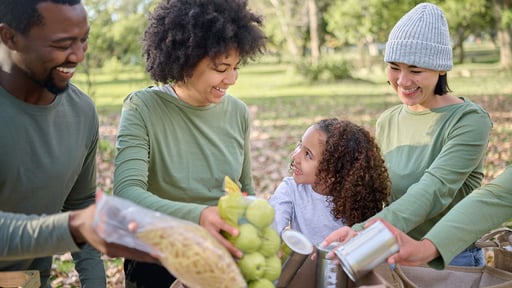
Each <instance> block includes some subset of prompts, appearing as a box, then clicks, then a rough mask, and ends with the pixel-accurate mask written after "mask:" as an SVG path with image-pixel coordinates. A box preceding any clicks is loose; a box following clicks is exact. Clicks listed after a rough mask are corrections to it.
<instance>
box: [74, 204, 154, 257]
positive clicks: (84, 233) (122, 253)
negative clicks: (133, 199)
mask: <svg viewBox="0 0 512 288" xmlns="http://www.w3.org/2000/svg"><path fill="white" fill-rule="evenodd" d="M95 213H96V205H95V204H93V205H90V206H89V207H87V208H85V209H81V210H75V211H72V212H71V213H70V216H69V223H68V225H69V230H70V232H71V236H72V237H73V240H75V243H77V244H78V245H80V244H85V243H86V242H87V243H89V244H90V245H91V246H93V247H94V248H96V249H97V250H98V251H100V252H102V253H104V254H106V255H107V256H109V257H124V258H128V259H132V260H137V261H143V262H153V263H158V259H157V256H156V255H150V254H148V253H146V252H143V251H140V250H137V249H134V248H130V247H126V246H123V245H120V244H115V243H107V242H106V241H105V240H103V239H102V238H101V237H100V236H99V235H98V233H97V232H96V230H94V227H93V221H94V216H95ZM128 229H129V230H130V231H132V232H134V233H135V231H136V230H137V224H136V223H134V222H132V223H130V224H129V225H128Z"/></svg>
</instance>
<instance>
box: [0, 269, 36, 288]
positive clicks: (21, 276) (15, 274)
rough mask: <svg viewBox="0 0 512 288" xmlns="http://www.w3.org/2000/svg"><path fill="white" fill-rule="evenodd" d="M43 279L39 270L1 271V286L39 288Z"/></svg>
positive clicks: (3, 287) (7, 287) (8, 287)
mask: <svg viewBox="0 0 512 288" xmlns="http://www.w3.org/2000/svg"><path fill="white" fill-rule="evenodd" d="M39 286H41V279H40V278H39V271H37V270H26V271H5V272H0V287H1V288H39Z"/></svg>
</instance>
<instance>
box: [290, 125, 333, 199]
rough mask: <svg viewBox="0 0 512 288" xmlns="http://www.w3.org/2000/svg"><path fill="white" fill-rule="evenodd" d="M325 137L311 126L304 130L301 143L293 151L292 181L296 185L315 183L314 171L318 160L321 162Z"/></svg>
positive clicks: (320, 131)
mask: <svg viewBox="0 0 512 288" xmlns="http://www.w3.org/2000/svg"><path fill="white" fill-rule="evenodd" d="M326 137H327V136H326V135H325V133H324V132H323V131H322V130H320V129H319V128H318V127H317V126H316V125H313V126H311V127H309V128H308V129H307V130H306V132H305V133H304V135H303V136H302V140H301V142H300V143H299V145H298V146H297V148H295V150H294V151H293V154H292V159H293V165H292V168H293V179H294V180H295V182H297V183H298V184H311V185H313V184H314V183H315V179H316V171H317V168H318V164H319V163H320V160H322V155H323V151H324V145H325V140H326ZM313 188H314V187H313ZM315 191H316V190H315ZM317 192H319V191H317Z"/></svg>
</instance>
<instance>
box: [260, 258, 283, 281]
mask: <svg viewBox="0 0 512 288" xmlns="http://www.w3.org/2000/svg"><path fill="white" fill-rule="evenodd" d="M281 267H282V266H281V259H279V257H277V255H274V256H271V257H267V258H265V273H264V274H263V278H266V279H268V280H270V281H274V280H277V279H278V278H279V276H281V269H282V268H281Z"/></svg>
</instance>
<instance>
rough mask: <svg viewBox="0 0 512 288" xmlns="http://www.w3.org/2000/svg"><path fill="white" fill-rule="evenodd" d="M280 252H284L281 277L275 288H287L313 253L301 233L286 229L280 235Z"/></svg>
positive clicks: (311, 246) (311, 247) (309, 244)
mask: <svg viewBox="0 0 512 288" xmlns="http://www.w3.org/2000/svg"><path fill="white" fill-rule="evenodd" d="M281 240H283V241H282V247H281V249H282V251H283V252H284V255H283V259H281V261H282V262H283V265H282V269H281V276H280V277H279V279H278V281H277V285H276V287H278V288H284V287H288V284H290V282H291V281H292V280H293V277H295V274H297V271H298V270H299V268H300V267H301V266H302V264H304V261H306V258H307V257H309V255H311V253H313V250H314V249H313V244H311V242H310V241H309V240H308V239H307V238H306V236H304V235H303V234H302V233H300V232H298V231H295V230H292V229H288V230H285V231H283V233H281Z"/></svg>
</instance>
